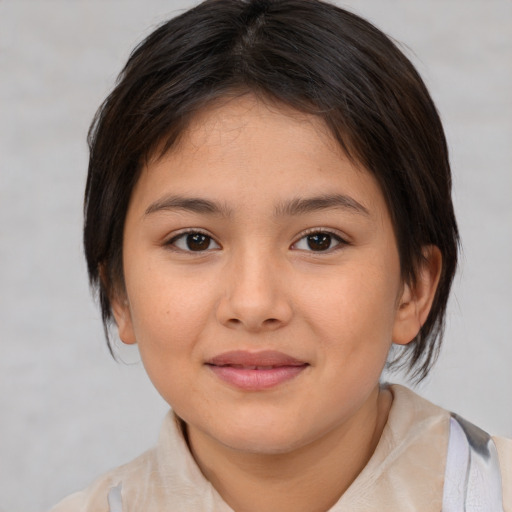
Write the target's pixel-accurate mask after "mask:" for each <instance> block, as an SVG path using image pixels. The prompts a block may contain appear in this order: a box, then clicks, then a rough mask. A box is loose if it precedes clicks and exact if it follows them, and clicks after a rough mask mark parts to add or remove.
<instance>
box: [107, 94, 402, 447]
mask: <svg viewBox="0 0 512 512" xmlns="http://www.w3.org/2000/svg"><path fill="white" fill-rule="evenodd" d="M123 252H124V261H123V263H124V273H125V284H126V295H125V296H124V297H123V298H122V299H119V300H116V301H114V313H115V317H116V321H117V324H118V327H119V332H120V336H121V339H122V340H123V341H125V342H126V343H135V342H136V343H138V344H139V348H140V353H141V357H142V360H143V363H144V366H145V368H146V370H147V373H148V375H149V377H150V378H151V380H152V382H153V384H154V385H155V387H156V388H157V390H158V391H159V392H160V393H161V395H162V396H163V397H164V399H165V400H166V401H167V402H168V403H169V404H170V405H171V406H172V408H173V409H174V411H175V412H176V413H177V414H178V415H179V416H180V417H181V418H182V419H184V420H185V422H186V423H187V424H188V428H189V429H191V430H192V431H197V432H201V433H202V434H204V435H205V436H207V437H208V438H209V439H211V440H212V442H217V443H220V444H221V445H223V446H228V447H231V448H233V449H237V450H247V451H252V452H264V453H276V452H283V451H286V450H293V449H294V448H298V447H300V446H303V445H305V444H307V443H309V442H313V441H314V440H316V439H319V438H321V437H322V436H323V435H325V434H326V433H327V432H331V431H333V430H335V429H338V428H343V426H344V425H347V424H348V423H349V422H350V421H351V420H352V419H353V418H354V417H355V416H356V415H357V412H358V411H360V410H361V409H362V408H364V407H365V406H366V405H367V404H368V400H369V397H370V396H372V393H374V392H375V390H376V389H378V379H379V376H380V373H381V370H382V368H383V365H384V363H385V361H386V357H387V354H388V351H389V348H390V345H391V343H392V340H393V338H394V337H400V335H401V329H402V324H403V319H402V317H401V311H402V306H401V305H400V303H401V300H402V298H403V296H404V293H406V291H404V290H406V289H407V287H404V286H402V282H401V278H400V265H399V257H398V253H397V247H396V242H395V237H394V232H393V227H392V224H391V221H390V216H389V213H388V210H387V207H386V204H385V201H384V199H383V195H382V193H381V191H380V189H379V186H378V185H377V183H376V181H375V179H374V178H373V177H372V175H371V174H370V173H369V172H368V171H366V170H365V169H361V168H357V167H356V165H355V164H354V163H352V162H350V161H349V159H348V158H346V156H345V155H344V154H343V153H342V152H341V150H340V148H339V146H338V145H337V144H336V143H335V142H334V140H333V139H332V138H331V136H330V135H329V134H328V132H327V129H326V128H325V126H324V125H323V124H322V122H321V121H319V120H318V119H316V118H314V117H309V116H307V115H303V114H299V113H297V112H294V111H291V110H289V109H286V108H284V107H278V106H267V105H265V104H263V103H261V102H259V101H258V100H256V99H254V98H253V97H251V96H245V97H242V98H238V99H233V100H230V101H226V102H224V103H223V104H217V105H216V106H212V107H210V108H208V109H207V110H205V111H203V112H202V113H201V114H200V115H198V116H196V118H195V120H194V122H193V123H192V124H191V126H190V127H189V129H188V130H187V132H186V133H185V134H184V136H183V137H182V139H181V140H180V143H179V144H178V145H177V146H176V147H175V148H173V149H172V150H171V151H169V152H168V153H167V154H165V155H164V156H163V157H161V158H159V159H156V158H155V159H153V160H151V161H150V162H149V163H148V164H147V166H146V167H145V168H144V169H143V171H142V174H141V176H140V179H139V181H138V183H137V185H136V187H135V189H134V191H133V195H132V198H131V202H130V205H129V209H128V213H127V218H126V224H125V232H124V246H123ZM402 330H403V329H402Z"/></svg>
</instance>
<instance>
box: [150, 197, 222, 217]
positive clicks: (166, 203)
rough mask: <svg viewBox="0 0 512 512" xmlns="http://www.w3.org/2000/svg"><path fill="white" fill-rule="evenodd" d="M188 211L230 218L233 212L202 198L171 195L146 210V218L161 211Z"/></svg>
mask: <svg viewBox="0 0 512 512" xmlns="http://www.w3.org/2000/svg"><path fill="white" fill-rule="evenodd" d="M172 210H186V211H189V212H193V213H200V214H210V215H219V216H222V217H229V216H230V215H231V210H230V209H229V208H227V207H226V206H225V205H222V204H219V203H215V202H213V201H210V200H208V199H203V198H200V197H184V196H176V195H170V196H165V197H163V198H161V199H158V200H157V201H155V202H154V203H151V205H149V206H148V208H146V211H145V212H144V216H147V215H151V214H152V213H155V212H160V211H172Z"/></svg>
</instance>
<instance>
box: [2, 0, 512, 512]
mask: <svg viewBox="0 0 512 512" xmlns="http://www.w3.org/2000/svg"><path fill="white" fill-rule="evenodd" d="M193 4H194V2H192V1H190V0H182V1H175V0H167V1H157V0H145V1H137V2H133V1H126V0H122V1H120V0H101V1H100V0H97V1H79V0H75V1H48V0H47V1H44V0H39V1H35V0H34V1H20V0H0V98H1V105H0V108H1V114H0V218H1V223H0V237H1V238H0V322H1V323H0V326H1V342H0V343H1V349H2V350H1V357H0V381H1V382H0V411H1V413H0V414H1V416H0V510H1V511H2V512H7V511H9V512H22V511H23V512H37V511H42V510H46V509H48V508H49V507H50V505H52V504H54V503H55V502H57V501H58V500H59V499H60V498H62V497H63V496H64V495H67V494H69V493H71V492H73V491H76V490H78V489H81V488H83V487H85V486H86V485H87V484H89V483H90V482H91V481H92V480H93V479H94V478H95V477H97V476H99V475H100V474H101V473H103V472H104V471H106V470H108V469H110V468H112V467H114V466H117V465H119V464H121V463H123V462H126V461H128V460H130V459H132V458H133V457H135V456H136V455H138V454H139V453H141V452H142V451H143V450H145V449H146V448H148V447H150V446H151V445H153V444H154V443H155V441H156V438H157V434H158V430H159V426H160V422H161V420H162V418H163V416H164V414H165V412H166V410H167V405H166V404H165V403H164V402H163V400H162V399H161V398H160V397H159V396H158V394H157V392H156V391H155V390H154V389H153V387H152V385H151V384H150V383H149V381H148V379H147V377H146V376H145V374H144V371H143V368H142V365H141V364H140V362H138V355H137V352H136V351H131V350H128V351H126V350H124V349H122V350H121V352H122V357H123V358H124V359H125V360H128V362H129V364H122V363H116V362H115V361H114V360H113V359H112V358H111V357H110V355H109V354H108V351H107V349H106V345H105V341H104V339H103V334H102V328H101V323H100V319H99V313H98V311H97V308H96V307H95V305H94V303H93V300H92V299H91V296H90V293H89V290H88V284H87V277H86V271H85V263H84V260H83V257H82V244H81V220H82V219H81V217H82V194H83V188H84V183H85V176H86V167H87V149H86V144H85V137H86V132H87V128H88V125H89V123H90V121H91V119H92V116H93V114H94V112H95V110H96V108H97V107H98V106H99V104H100V102H101V101H102V100H103V99H104V98H105V96H106V94H107V93H108V92H109V90H110V89H111V87H112V86H113V83H114V80H115V77H116V75H117V73H118V72H119V71H120V69H121V67H122V65H123V64H124V63H125V61H126V59H127V58H128V55H129V52H130V50H131V49H132V48H133V47H134V45H135V44H136V43H138V42H139V41H140V40H141V39H142V38H143V36H145V35H147V34H148V33H149V31H151V30H152V29H153V28H155V27H156V25H157V24H159V23H160V22H161V21H163V20H164V19H167V18H169V17H171V16H174V15H175V14H177V13H179V12H180V11H181V10H183V9H186V8H189V7H191V6H192V5H193ZM339 5H341V6H344V7H347V8H348V9H350V10H353V11H355V12H356V13H359V14H362V15H363V16H365V17H367V18H369V19H370V20H371V21H373V22H374V23H375V24H376V25H377V26H378V27H380V28H381V29H383V30H384V31H385V32H387V33H388V34H389V35H391V36H392V37H394V38H395V39H396V40H398V41H400V42H401V43H403V44H404V48H405V51H406V53H407V54H408V55H409V56H410V57H411V58H412V60H413V61H414V63H415V64H416V65H417V67H418V69H419V71H420V73H421V74H422V76H423V77H424V79H425V80H426V82H427V85H428V86H429V88H430V90H431V93H432V95H433V97H434V100H435V101H436V103H437V106H438V108H439V110H440V113H441V116H442V118H443V120H444V124H445V129H446V132H447V136H448V141H449V145H450V149H451V159H452V165H453V172H454V199H455V206H456V211H457V215H458V221H459V225H460V231H461V236H462V242H463V254H462V257H461V266H460V269H459V273H458V275H457V277H456V280H455V285H454V290H453V296H452V300H451V303H450V308H449V315H448V326H447V327H448V328H447V332H446V338H445V346H444V350H443V352H442V355H441V358H440V360H439V363H438V365H437V367H436V368H435V371H434V372H433V373H432V375H431V377H430V378H429V379H428V380H427V381H426V382H424V383H423V384H422V385H421V386H420V387H419V391H420V393H421V394H423V395H424V396H426V397H427V398H429V399H431V400H432V401H434V402H436V403H438V404H440V405H442V406H444V407H446V408H447V409H450V410H454V411H456V412H458V413H459V414H461V415H463V416H465V417H466V418H467V419H469V420H470V421H472V422H474V423H476V424H478V425H480V426H482V427H483V428H485V429H487V430H488V431H489V432H491V433H494V434H499V435H505V436H510V437H512V398H511V395H512V199H511V196H512V64H511V63H512V2H511V1H510V0H433V1H429V2H426V1H424V0H402V1H400V0H386V1H383V0H361V1H356V0H352V1H346V2H339Z"/></svg>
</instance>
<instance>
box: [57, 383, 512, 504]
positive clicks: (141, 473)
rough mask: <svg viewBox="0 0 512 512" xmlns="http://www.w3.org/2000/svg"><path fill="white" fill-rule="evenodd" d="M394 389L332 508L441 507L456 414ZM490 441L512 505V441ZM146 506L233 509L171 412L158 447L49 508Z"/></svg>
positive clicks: (505, 497) (506, 498)
mask: <svg viewBox="0 0 512 512" xmlns="http://www.w3.org/2000/svg"><path fill="white" fill-rule="evenodd" d="M390 390H391V392H392V394H393V405H392V407H391V410H390V414H389V418H388V422H387V424H386V426H385V428H384V431H383V433H382V436H381V439H380V441H379V443H378V445H377V448H376V450H375V452H374V453H373V455H372V457H371V459H370V461H369V462H368V464H367V465H366V466H365V468H364V469H363V471H362V472H361V473H360V474H359V475H358V477H357V478H356V479H355V480H354V482H353V483H352V485H351V486H350V487H349V488H348V489H347V491H346V492H345V493H344V494H343V495H342V496H341V498H340V499H339V500H338V502H337V503H336V504H335V505H334V506H333V507H332V508H331V509H330V511H329V512H382V511H393V512H413V511H414V512H417V511H421V512H440V511H441V510H442V508H443V488H444V478H445V470H446V459H447V452H448V441H449V438H450V423H451V421H452V418H451V415H450V413H449V412H448V411H445V410H444V409H442V408H440V407H437V406H435V405H433V404H431V403H430V402H428V401H426V400H424V399H423V398H421V397H419V396H418V395H416V394H415V393H413V392H412V391H410V390H409V389H407V388H405V387H402V386H398V385H392V386H390ZM492 442H493V446H494V447H495V448H496V451H497V455H498V459H499V466H500V470H501V477H502V493H503V511H504V512H512V440H508V439H503V438H492ZM142 510H143V511H144V512H160V511H162V510H165V511H166V512H178V511H179V512H183V511H187V512H194V511H197V512H199V511H201V512H233V511H232V509H231V508H230V507H229V506H228V505H227V504H226V503H225V502H224V501H223V499H222V498H221V497H220V496H219V494H218V493H217V491H216V490H215V489H214V488H213V486H212V485H211V484H210V483H209V482H208V481H207V480H206V479H205V478H204V476H203V475H202V473H201V471H200V470H199V468H198V466H197V465H196V463H195V461H194V459H193V457H192V456H191V454H190V451H189V449H188V447H187V444H186V442H185V440H184V438H183V434H182V432H181V429H180V426H179V424H178V421H177V419H176V417H175V416H174V415H173V414H172V412H170V413H169V414H168V415H167V417H166V419H165V421H164V424H163V426H162V430H161V434H160V438H159V441H158V444H157V446H156V447H155V448H154V449H152V450H150V451H148V452H146V453H144V454H143V455H141V456H140V457H138V458H137V459H135V460H134V461H132V462H130V463H128V464H126V465H124V466H121V467H119V468H117V469H115V470H113V471H111V472H109V473H107V474H106V475H104V476H103V477H101V478H99V479H98V480H97V481H96V482H95V483H93V484H92V485H91V486H90V487H89V488H87V489H86V490H84V491H81V492H78V493H75V494H72V495H71V496H69V497H68V498H66V499H64V500H63V501H62V502H61V503H59V504H58V505H57V506H56V507H54V508H53V509H52V510H51V511H50V512H121V511H122V512H140V511H142ZM461 512H462V511H461ZM467 512H471V511H470V510H469V509H468V510H467ZM488 512H498V511H491V510H489V511H488ZM499 512H501V511H499Z"/></svg>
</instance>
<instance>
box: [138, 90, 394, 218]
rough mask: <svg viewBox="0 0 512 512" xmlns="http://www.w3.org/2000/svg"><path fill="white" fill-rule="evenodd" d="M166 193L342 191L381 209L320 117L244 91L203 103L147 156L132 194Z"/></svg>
mask: <svg viewBox="0 0 512 512" xmlns="http://www.w3.org/2000/svg"><path fill="white" fill-rule="evenodd" d="M166 193H167V194H171V193H172V194H182V195H183V194H185V195H187V194H189V195H190V194H193V195H194V196H196V197H197V196H202V197H205V198H212V199H213V200H215V201H226V202H229V203H230V204H231V206H232V207H244V206H245V207H248V206H249V205H251V206H253V207H254V206H256V205H258V204H259V205H261V206H262V207H263V206H265V207H266V206H269V205H271V204H272V207H273V208H274V209H275V207H276V204H277V203H279V202H284V201H287V200H289V199H290V198H293V197H304V196H321V195H323V196H325V195H329V194H330V195H332V194H343V195H349V196H353V198H354V200H356V201H357V202H359V203H360V204H362V205H363V206H364V207H365V208H367V209H368V210H378V211H379V210H382V209H383V210H387V209H386V206H385V205H384V201H383V197H382V193H381V191H380V188H379V186H378V184H377V182H376V180H375V179H374V177H373V176H372V175H371V173H369V172H368V171H367V170H366V169H364V168H363V167H361V166H360V165H358V164H357V162H354V161H353V160H351V159H349V158H348V157H347V155H346V154H345V153H344V152H343V150H342V149H341V147H340V145H339V143H338V142H337V141H336V140H335V139H334V137H333V136H332V135H331V133H330V131H329V129H328V128H327V126H326V124H325V123H324V121H323V120H322V119H320V118H319V117H317V116H313V115H309V114H304V113H301V112H298V111H296V110H294V109H292V108H290V107H288V106H284V105H282V104H276V103H271V102H263V101H261V100H259V99H257V98H256V97H255V96H253V95H250V94H248V95H244V96H240V97H236V98H230V99H222V100H218V101H216V102H215V103H213V104H211V105H209V106H208V107H207V108H204V109H202V110H201V111H200V112H199V113H198V114H196V115H195V116H194V118H193V119H192V120H191V122H190V123H189V125H188V127H187V129H186V130H185V131H184V132H183V133H182V135H181V136H180V138H179V140H178V141H177V143H176V144H175V145H174V146H173V147H172V148H171V149H170V150H168V151H167V152H166V153H165V154H163V155H158V154H156V155H155V156H154V157H153V158H152V159H149V161H148V163H147V165H146V166H145V167H144V168H143V171H142V174H141V177H140V179H139V182H138V183H137V185H136V188H135V191H134V196H135V197H136V198H137V199H138V200H141V201H142V202H144V201H145V202H146V203H147V202H148V201H150V200H151V199H152V200H154V199H155V196H158V194H162V195H164V194H166ZM380 213H382V212H380Z"/></svg>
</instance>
